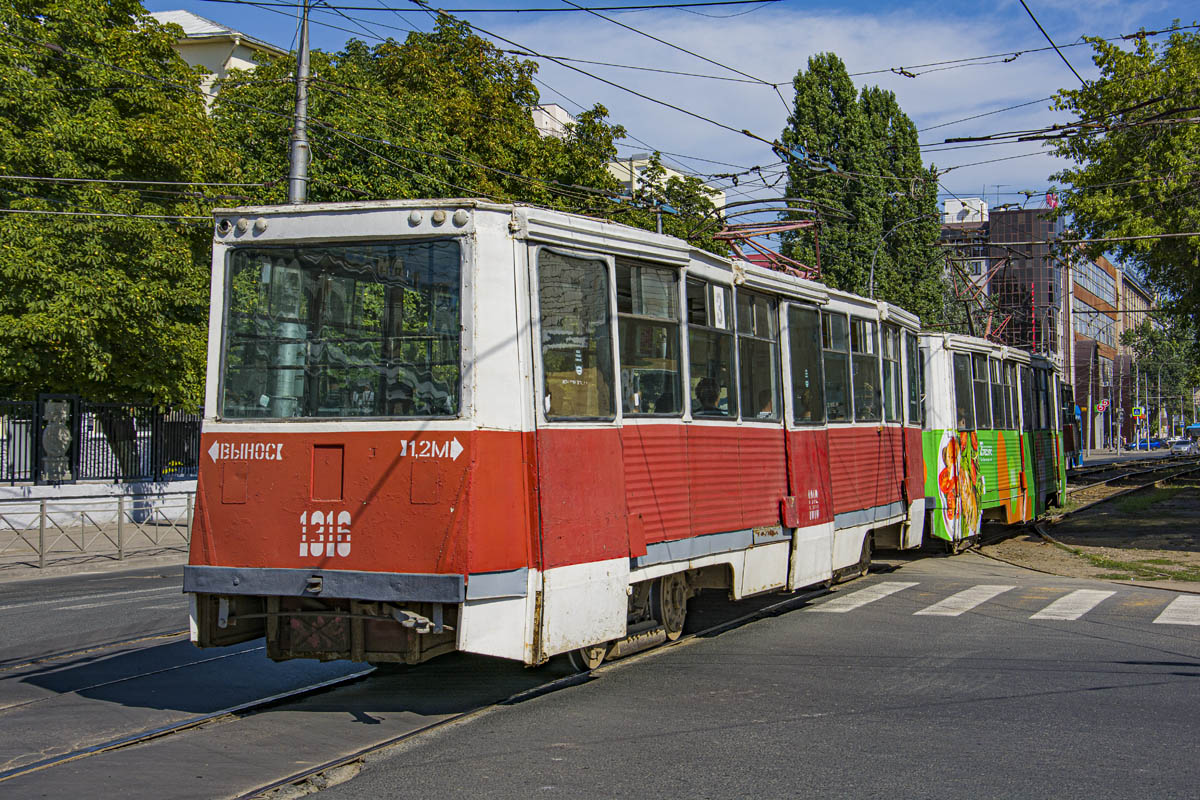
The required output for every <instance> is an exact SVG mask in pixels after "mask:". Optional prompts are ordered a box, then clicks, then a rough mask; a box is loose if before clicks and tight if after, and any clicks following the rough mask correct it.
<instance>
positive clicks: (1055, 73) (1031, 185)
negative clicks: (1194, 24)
mask: <svg viewBox="0 0 1200 800" xmlns="http://www.w3.org/2000/svg"><path fill="white" fill-rule="evenodd" d="M1062 5H1063V8H1061V9H1060V8H1057V7H1052V6H1051V3H1050V2H1046V0H1039V2H1038V3H1034V4H1032V7H1034V9H1035V13H1040V12H1039V10H1038V9H1039V7H1041V6H1044V7H1045V9H1046V11H1045V13H1044V14H1042V16H1045V17H1046V18H1047V19H1046V20H1043V24H1044V25H1046V26H1047V30H1049V31H1050V32H1051V35H1052V36H1058V35H1059V34H1060V33H1063V32H1064V31H1071V32H1072V33H1071V37H1070V39H1069V40H1068V41H1070V40H1075V39H1077V38H1078V36H1079V35H1080V33H1089V34H1100V35H1112V34H1115V33H1119V32H1122V31H1127V30H1133V29H1135V28H1136V27H1137V26H1138V25H1140V24H1146V25H1149V26H1151V27H1153V26H1155V25H1158V26H1163V25H1166V24H1169V22H1170V20H1169V19H1148V18H1147V17H1146V15H1147V14H1148V13H1151V12H1153V11H1155V10H1156V9H1157V8H1159V6H1160V4H1157V3H1152V4H1140V5H1136V4H1129V3H1118V2H1105V3H1099V4H1090V5H1089V6H1088V8H1086V9H1084V8H1083V7H1082V6H1081V5H1080V4H1078V3H1072V4H1069V7H1068V4H1066V3H1063V4H1062ZM1014 9H1015V10H1014ZM619 19H620V20H621V21H622V22H624V23H626V24H628V25H632V26H637V27H639V28H640V29H642V30H645V31H646V32H649V33H652V34H654V35H656V36H658V37H660V38H663V39H666V40H667V41H670V42H672V43H674V44H677V45H680V46H682V47H686V48H688V49H690V50H693V51H695V52H697V53H700V54H702V55H705V56H707V57H709V58H712V59H714V60H717V61H720V62H723V63H725V64H728V65H729V66H732V67H735V68H736V69H738V70H741V71H743V72H745V73H749V74H751V75H754V76H756V77H760V78H763V79H764V80H767V81H770V82H784V84H785V85H784V86H782V87H781V91H782V92H783V94H784V97H785V98H787V100H788V101H789V102H790V100H791V92H790V84H789V83H788V82H789V81H790V78H791V76H793V75H794V74H795V72H796V70H797V69H798V68H800V67H803V66H804V65H805V63H806V61H807V59H808V57H809V56H810V55H812V54H814V53H817V52H822V51H832V52H834V53H836V54H837V55H838V56H839V57H841V58H842V60H843V61H844V62H845V63H846V65H847V68H848V70H849V71H850V72H851V73H854V72H863V71H867V70H874V69H883V68H888V67H893V66H896V67H899V66H905V67H907V68H908V69H909V71H911V72H913V73H915V74H918V75H919V77H917V78H908V77H903V76H901V75H897V74H893V73H890V72H883V73H879V74H873V75H866V76H860V77H856V78H855V79H854V80H855V82H856V83H857V85H859V86H860V87H861V86H864V85H870V84H875V85H879V86H881V87H883V88H886V89H890V90H892V91H894V92H895V93H896V96H897V98H898V99H899V101H900V104H901V106H902V107H903V108H904V110H905V111H906V112H907V113H908V114H909V116H910V117H912V119H913V120H914V122H915V123H916V124H917V127H918V128H925V127H928V126H932V125H939V124H942V123H945V122H948V121H950V120H955V119H961V118H963V117H968V116H973V115H975V114H981V113H984V112H986V111H991V110H994V109H997V108H1001V107H1004V106H1009V105H1016V104H1018V103H1024V102H1027V101H1030V100H1034V99H1037V98H1043V97H1047V96H1049V95H1052V94H1053V93H1054V91H1055V90H1056V89H1057V88H1059V87H1060V86H1071V85H1074V84H1075V83H1076V79H1075V78H1074V76H1073V75H1072V74H1071V72H1070V71H1069V70H1068V69H1067V67H1066V66H1065V65H1064V64H1063V63H1062V62H1061V60H1060V59H1059V57H1058V55H1057V54H1056V53H1054V52H1053V51H1044V52H1037V53H1028V52H1027V53H1024V54H1022V55H1021V56H1019V57H1018V58H1016V59H1015V60H1013V61H1012V62H1011V63H1007V64H996V63H992V64H987V65H972V66H966V67H959V68H955V69H942V70H938V69H937V68H936V67H925V68H916V67H914V66H913V65H916V64H925V63H930V62H936V61H944V60H949V59H954V58H964V57H971V56H978V55H984V54H988V53H1005V52H1008V53H1011V52H1014V51H1016V50H1030V49H1033V48H1039V47H1044V46H1046V44H1045V40H1044V39H1043V38H1042V36H1041V34H1040V33H1039V32H1038V30H1037V28H1036V27H1034V25H1033V23H1032V22H1031V21H1030V20H1029V19H1028V17H1027V15H1025V12H1024V10H1023V9H1022V8H1021V7H1020V5H1019V3H1015V2H1012V3H1008V2H1005V3H1001V4H999V5H996V6H989V7H987V8H986V10H984V11H982V12H981V13H975V14H973V15H972V16H969V17H967V16H956V15H952V14H947V13H945V10H944V9H942V8H935V7H931V6H922V7H920V8H913V9H907V10H904V11H896V12H891V13H887V14H861V13H844V12H835V11H809V10H802V9H795V8H794V7H791V6H784V5H783V4H778V5H771V6H766V7H764V8H763V9H762V10H761V11H759V12H756V13H753V14H747V15H744V16H740V17H734V18H730V19H723V20H715V19H711V18H706V17H699V16H695V15H689V14H684V13H681V12H678V11H662V12H645V13H639V14H622V15H620V17H619ZM1049 20H1052V21H1053V25H1050V24H1048V21H1049ZM480 24H481V25H483V26H484V27H486V28H489V29H491V30H494V31H496V32H498V33H502V34H503V35H504V36H506V37H509V38H511V39H513V40H516V41H519V42H521V43H522V44H524V45H527V46H529V47H531V48H533V49H535V50H538V51H539V52H542V53H546V54H549V55H561V56H571V57H574V58H585V59H592V60H597V61H608V62H615V63H622V64H635V65H641V66H653V67H656V68H660V69H673V70H681V71H689V72H704V73H708V74H719V75H725V76H728V77H740V76H738V75H737V74H736V73H733V72H730V71H727V70H722V69H721V68H720V67H717V66H713V65H711V64H708V63H705V62H704V61H701V60H699V59H696V58H693V57H691V56H688V55H686V54H684V53H680V52H678V51H675V50H672V49H670V48H668V47H666V46H664V45H661V44H659V43H656V42H653V41H651V40H649V39H646V38H644V37H641V36H638V35H636V34H634V33H632V32H630V31H628V30H624V29H622V28H620V27H618V26H616V25H612V24H610V23H608V22H605V21H603V20H601V19H598V18H596V17H594V16H592V15H586V14H558V15H542V16H539V17H528V18H527V17H525V16H524V15H521V16H519V17H516V18H505V19H502V20H497V19H496V17H491V18H489V19H488V20H487V21H481V22H480ZM1064 35H1066V34H1064ZM1064 52H1067V53H1069V57H1070V58H1071V61H1072V64H1073V65H1074V66H1075V68H1076V69H1077V70H1079V71H1080V73H1082V74H1083V75H1084V76H1085V77H1091V76H1093V75H1094V74H1095V70H1094V67H1093V66H1092V65H1091V62H1090V48H1088V47H1074V48H1069V49H1068V50H1066V51H1064ZM575 66H578V67H580V68H582V69H585V70H587V71H589V72H593V73H595V74H597V75H601V76H603V77H605V78H608V79H609V80H612V81H614V82H616V83H619V84H620V85H622V86H626V87H628V88H630V89H633V90H636V91H638V92H642V93H643V94H646V95H650V96H652V97H656V98H660V99H662V100H665V101H668V102H670V103H673V104H675V105H678V106H680V107H683V108H686V109H688V110H690V111H694V112H696V113H698V114H701V115H703V116H707V117H710V118H712V119H715V120H718V121H720V122H723V123H725V124H727V125H729V126H731V127H734V128H738V129H741V128H746V129H749V130H751V131H753V132H754V133H757V134H759V135H761V136H763V137H764V138H767V139H771V138H774V137H776V136H778V135H779V132H780V130H781V129H782V128H783V125H784V123H785V120H786V116H787V111H786V109H785V107H784V104H783V103H781V102H780V100H779V98H778V96H777V95H776V94H775V92H774V91H773V90H772V89H771V88H769V87H766V86H762V85H755V84H747V83H733V82H725V81H713V80H703V79H696V78H685V77H679V76H671V75H662V74H660V73H647V72H635V71H632V70H623V69H614V68H608V67H601V66H593V65H583V64H576V65H575ZM927 70H929V71H927ZM539 77H540V78H541V79H543V80H544V82H545V83H546V84H547V85H549V86H552V87H554V88H555V89H557V90H559V91H561V92H562V93H563V94H564V95H566V96H568V97H570V98H571V99H572V100H574V101H576V102H579V103H582V104H584V105H591V104H592V103H595V102H600V103H603V104H604V105H605V106H606V107H607V108H608V109H609V111H610V113H611V116H612V119H613V120H614V121H616V122H619V123H621V124H624V125H625V126H626V127H627V128H628V129H629V131H630V132H631V134H632V135H634V136H637V137H638V138H640V139H643V140H644V141H646V142H647V143H649V144H650V145H652V146H653V147H655V148H658V149H660V150H664V151H669V152H676V153H686V154H691V155H696V156H701V157H704V158H710V159H716V160H720V161H727V162H731V163H736V164H741V165H745V166H750V165H753V164H762V165H766V164H769V163H771V162H773V161H775V160H776V159H775V157H774V156H773V155H772V154H771V152H770V149H769V148H768V147H767V146H766V145H764V144H762V143H759V142H755V141H754V140H752V139H750V138H748V137H745V136H742V135H739V134H737V133H733V132H730V131H726V130H722V129H721V128H719V127H717V126H715V125H711V124H708V123H705V122H701V121H698V120H695V119H693V118H691V117H688V116H686V115H684V114H680V113H679V112H677V111H673V110H671V109H667V108H664V107H662V106H659V105H655V104H653V103H650V102H647V101H645V100H642V99H639V98H637V97H634V96H633V95H631V94H629V93H627V92H623V91H621V90H619V89H616V88H613V87H611V86H606V85H604V84H602V83H600V82H598V81H595V80H593V79H591V78H588V77H586V76H584V75H581V74H579V73H577V72H573V71H571V70H569V69H564V68H563V67H561V66H558V65H555V64H553V63H550V62H546V61H542V68H541V71H540V73H539ZM543 96H544V98H545V99H546V100H547V101H554V102H559V103H561V104H563V105H565V106H568V107H570V104H569V103H568V102H566V101H564V100H562V99H561V98H560V97H558V96H556V95H555V94H554V93H553V92H552V91H550V90H548V89H546V88H544V87H543ZM1047 105H1048V104H1047V103H1039V104H1035V105H1031V106H1026V107H1024V108H1021V109H1017V110H1014V111H1010V112H1006V113H1003V114H995V115H991V116H986V117H983V118H981V119H978V120H974V121H970V122H964V123H960V124H956V125H953V126H946V127H941V128H938V129H936V130H932V131H928V132H925V133H923V134H921V141H922V143H932V142H941V141H942V140H944V139H945V138H947V137H954V136H968V135H979V134H984V133H991V132H996V131H1007V130H1023V129H1033V128H1039V127H1042V126H1044V125H1046V124H1049V123H1051V122H1054V121H1063V120H1064V119H1065V116H1064V115H1062V114H1058V113H1055V112H1052V111H1050V110H1048V108H1047ZM571 110H577V109H574V108H571ZM1040 149H1041V148H1040V146H1039V144H1038V143H1036V142H1032V143H1031V142H1026V143H1018V144H1008V145H996V146H988V147H976V148H963V149H958V150H946V151H942V152H930V153H928V154H927V155H926V163H936V164H937V165H938V166H939V167H949V166H952V165H956V164H967V163H970V162H976V161H985V160H990V159H998V158H1004V157H1006V156H1012V155H1018V154H1024V153H1032V152H1037V151H1039V150H1040ZM626 152H628V151H626ZM693 166H694V167H695V168H696V169H698V170H702V171H712V172H717V171H724V168H721V167H716V166H710V167H708V168H705V167H703V166H702V165H701V164H697V163H694V164H693ZM1061 167H1062V163H1061V162H1059V161H1057V160H1056V159H1053V158H1051V157H1050V156H1048V155H1036V156H1032V157H1024V158H1017V159H1012V160H1008V161H997V162H993V163H990V164H982V165H978V166H970V167H962V168H960V169H956V170H953V171H951V172H950V173H949V174H947V175H946V178H945V184H946V185H947V187H948V188H949V189H951V190H952V191H954V192H955V193H958V194H963V193H969V194H978V193H979V192H980V191H981V190H982V189H983V187H984V186H985V185H989V186H990V185H994V184H1004V185H1006V188H1004V189H1002V190H1001V191H1016V190H1019V189H1026V188H1028V189H1040V188H1044V187H1045V186H1047V185H1048V180H1047V176H1048V175H1049V174H1050V173H1052V172H1054V171H1055V170H1057V169H1060V168H1061ZM989 191H995V190H994V189H991V190H989ZM995 199H996V198H995V197H993V198H992V201H993V202H995ZM1013 199H1020V198H1013V197H1011V196H1010V197H1007V198H1005V197H1003V196H1001V197H1000V200H1001V201H1002V202H1003V201H1005V200H1013Z"/></svg>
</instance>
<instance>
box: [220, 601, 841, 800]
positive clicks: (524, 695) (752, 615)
mask: <svg viewBox="0 0 1200 800" xmlns="http://www.w3.org/2000/svg"><path fill="white" fill-rule="evenodd" d="M828 593H829V589H828V588H826V587H821V588H818V589H813V590H809V591H807V592H796V593H793V594H791V595H790V596H788V597H787V598H785V599H783V600H780V601H779V602H776V603H772V604H770V605H768V606H763V607H762V608H757V609H755V610H754V611H751V612H749V613H747V614H743V615H742V616H740V617H736V618H734V619H731V620H727V621H725V622H720V623H717V624H716V625H712V626H710V627H708V628H705V629H703V630H699V631H694V632H693V633H689V634H686V635H684V636H681V637H679V639H678V640H676V641H674V642H666V643H664V644H661V645H659V646H657V647H652V648H650V649H648V650H643V651H641V652H638V653H633V654H631V655H628V656H625V657H624V658H620V659H616V660H614V661H611V662H608V661H606V662H604V663H603V664H601V665H600V666H599V667H596V668H595V669H592V670H584V671H581V672H577V673H575V674H573V675H566V676H564V677H562V678H558V679H556V680H553V681H549V682H547V683H544V684H542V685H541V686H534V687H532V688H529V689H525V690H523V691H520V692H517V693H516V694H514V695H511V696H509V697H506V698H505V699H503V700H499V701H497V702H495V703H488V704H486V705H482V706H479V707H478V708H473V709H470V710H468V711H463V712H461V713H458V714H455V715H453V716H450V717H447V718H446V719H441V720H438V721H437V722H433V723H430V724H429V725H423V726H421V727H419V728H416V729H414V730H411V731H408V732H406V733H402V734H400V735H399V736H393V737H391V738H389V739H386V740H384V741H382V742H377V743H375V744H373V745H369V746H367V747H364V748H362V749H360V750H356V751H355V752H353V753H350V754H348V755H344V756H339V757H337V758H334V759H331V760H329V761H326V762H325V763H323V764H318V765H317V766H315V767H311V768H309V769H306V770H303V771H302V772H297V773H294V774H292V775H289V776H287V777H286V778H280V779H279V780H276V781H272V782H271V783H269V784H266V785H264V786H260V787H258V788H256V789H253V790H251V791H249V792H246V793H245V794H240V795H238V796H237V798H236V800H258V799H259V798H263V797H264V796H266V795H267V794H269V793H271V792H274V791H276V790H278V789H282V788H284V787H285V786H296V785H299V784H303V783H304V782H306V781H310V780H312V779H313V778H315V777H317V776H318V775H322V774H324V773H330V772H333V771H334V770H337V769H340V768H342V767H346V766H348V765H351V764H354V763H356V762H361V761H362V760H363V759H365V758H366V757H367V756H370V755H373V754H375V753H379V752H381V751H383V750H387V749H388V748H391V747H394V746H396V745H399V744H403V743H404V742H406V741H408V740H410V739H413V738H414V737H417V736H420V735H421V734H425V733H430V732H431V731H434V730H437V729H438V728H443V727H446V726H448V725H452V724H454V723H457V722H463V721H464V720H467V719H470V718H472V717H475V716H479V715H482V714H484V713H486V712H488V711H491V710H493V709H496V708H499V707H501V706H510V705H515V704H517V703H522V702H525V701H527V700H532V699H534V698H537V697H541V696H542V695H546V694H550V693H551V692H556V691H558V690H560V689H566V688H570V687H571V686H578V685H581V684H584V683H587V682H588V681H591V680H594V679H595V676H596V675H602V674H603V673H605V672H607V671H608V670H610V669H614V668H618V667H622V666H625V665H628V664H631V663H634V662H637V661H639V660H641V659H643V658H651V657H653V656H655V655H657V654H660V653H664V652H666V651H668V650H670V649H672V648H675V647H680V646H683V645H685V644H689V643H691V642H694V641H696V640H697V639H699V638H702V637H706V636H714V635H716V634H719V633H722V632H724V631H727V630H730V629H732V628H736V627H738V626H741V625H745V624H747V623H749V622H753V621H755V620H758V619H762V618H764V617H767V616H771V615H773V614H777V613H781V612H783V611H785V610H787V609H788V608H790V607H791V606H795V605H801V604H804V603H807V602H808V601H809V600H812V599H815V598H817V597H821V596H822V595H825V594H828Z"/></svg>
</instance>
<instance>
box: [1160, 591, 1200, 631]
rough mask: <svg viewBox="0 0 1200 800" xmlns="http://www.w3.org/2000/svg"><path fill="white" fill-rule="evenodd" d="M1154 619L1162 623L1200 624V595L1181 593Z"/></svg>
mask: <svg viewBox="0 0 1200 800" xmlns="http://www.w3.org/2000/svg"><path fill="white" fill-rule="evenodd" d="M1154 621H1155V622H1156V623H1158V624H1160V625H1200V595H1195V594H1181V595H1179V597H1176V598H1175V599H1174V600H1172V601H1171V603H1170V605H1168V606H1167V607H1166V608H1164V609H1163V610H1162V613H1161V614H1159V615H1158V617H1157V618H1156V619H1155V620H1154Z"/></svg>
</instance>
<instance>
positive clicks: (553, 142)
mask: <svg viewBox="0 0 1200 800" xmlns="http://www.w3.org/2000/svg"><path fill="white" fill-rule="evenodd" d="M310 60H311V65H312V73H313V78H312V82H311V84H310V94H309V114H310V121H309V136H310V141H311V145H312V150H313V160H312V163H311V165H310V168H309V176H310V184H309V193H308V198H309V200H310V201H313V202H325V201H340V200H356V199H359V200H361V199H385V198H421V197H430V198H438V197H485V198H492V199H495V200H501V201H506V202H522V203H531V204H536V205H542V206H547V207H551V208H558V209H561V210H565V211H573V212H578V213H585V214H592V215H596V216H604V217H609V218H612V219H615V220H618V221H621V222H625V223H627V224H631V225H636V226H639V227H643V228H647V229H651V230H653V229H654V228H655V225H656V222H657V221H656V216H655V212H654V210H653V209H654V208H655V207H656V206H655V203H658V202H662V203H667V204H668V205H671V206H673V207H674V208H675V209H677V210H678V212H679V213H678V214H676V215H670V219H669V220H667V221H665V222H664V227H665V228H666V231H667V232H668V233H672V234H676V235H682V234H685V233H687V232H688V231H690V230H692V229H694V228H696V227H697V225H696V224H695V223H696V222H697V221H698V219H699V217H700V216H702V215H703V214H705V213H706V212H707V211H708V210H710V209H711V201H709V200H708V197H707V194H706V193H705V191H704V190H703V188H702V187H701V186H700V185H699V181H698V180H695V179H692V178H677V179H672V180H669V181H668V180H663V181H661V182H658V183H655V184H654V185H653V186H652V187H648V188H645V189H644V190H643V191H642V192H640V193H639V194H638V196H637V197H630V198H625V199H623V200H618V199H617V195H618V194H619V192H620V184H619V183H618V181H617V179H616V178H614V177H613V176H612V175H611V174H610V173H609V171H608V169H607V166H606V165H607V164H608V163H609V162H611V161H613V160H614V159H615V158H616V146H615V145H614V141H615V140H616V139H618V138H620V137H622V136H623V135H624V129H623V128H621V127H620V126H619V125H615V124H613V123H611V122H609V121H608V112H607V110H606V109H605V108H604V107H603V106H600V105H597V106H595V107H593V108H592V109H590V110H588V111H585V112H583V113H582V114H580V115H579V116H578V117H577V118H576V120H575V122H574V123H573V124H570V125H569V126H568V127H567V131H566V134H565V135H564V136H561V137H558V136H542V135H540V134H539V133H538V131H537V129H536V127H535V126H534V123H533V119H532V117H531V115H530V109H531V108H533V107H534V106H536V105H538V103H539V96H538V92H537V88H536V86H535V85H534V83H533V75H534V73H535V71H536V69H537V65H536V64H535V63H534V62H532V61H528V60H521V59H518V58H514V57H511V56H508V55H506V54H504V53H503V52H502V51H500V50H498V49H497V48H496V47H494V46H493V45H492V44H491V43H489V42H488V41H486V40H484V39H482V38H480V37H478V36H476V35H474V34H473V33H472V32H471V30H470V27H469V26H468V25H466V24H465V23H460V22H457V21H454V20H452V19H449V18H448V17H445V16H443V17H441V18H440V19H439V21H438V24H437V27H436V28H435V29H434V30H433V31H431V32H428V33H412V34H410V35H409V36H408V37H407V39H406V40H405V41H404V42H403V43H400V42H396V41H393V40H388V41H386V42H382V43H380V44H377V45H375V46H368V45H366V44H364V43H363V42H360V41H357V40H351V41H350V42H348V43H347V44H346V46H345V47H344V48H343V49H342V50H341V51H339V52H337V53H328V52H323V51H320V50H314V51H312V53H311V56H310ZM294 63H295V59H294V57H293V56H287V57H281V58H276V59H271V60H268V61H265V62H264V63H262V64H260V65H259V66H258V67H257V68H256V69H255V70H254V71H253V72H252V73H239V74H235V75H232V76H231V77H230V78H229V79H227V80H226V81H224V83H223V84H222V86H221V91H220V94H219V95H218V97H217V101H216V103H215V105H214V109H213V113H214V118H215V120H216V126H217V131H218V135H219V137H220V140H221V141H222V142H223V143H224V144H225V145H226V146H227V147H228V148H229V149H230V150H232V151H234V152H236V153H237V155H238V159H239V163H240V165H241V169H242V171H243V174H244V175H245V176H246V177H247V178H249V179H252V180H254V181H258V182H263V183H268V184H270V185H269V186H268V187H267V188H265V189H264V190H262V191H261V192H260V197H259V200H260V201H261V202H271V203H275V202H283V201H284V200H285V199H286V196H287V186H286V182H285V180H284V178H285V176H286V175H287V171H288V137H289V131H290V129H291V112H292V105H293V99H294V89H293V88H292V86H291V84H290V82H289V78H290V76H291V74H292V72H293V69H294ZM706 203H707V205H706ZM696 241H697V242H698V243H700V244H712V241H711V239H706V238H704V236H703V235H698V237H697V239H696Z"/></svg>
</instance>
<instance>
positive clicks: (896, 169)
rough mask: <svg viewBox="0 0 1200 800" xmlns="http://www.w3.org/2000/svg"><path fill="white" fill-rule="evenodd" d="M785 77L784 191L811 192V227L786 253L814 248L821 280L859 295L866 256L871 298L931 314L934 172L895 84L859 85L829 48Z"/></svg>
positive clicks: (935, 270) (939, 261)
mask: <svg viewBox="0 0 1200 800" xmlns="http://www.w3.org/2000/svg"><path fill="white" fill-rule="evenodd" d="M792 84H793V87H794V88H795V92H796V98H795V105H794V109H793V112H792V115H791V116H790V117H789V119H788V124H787V127H786V128H784V130H783V133H782V136H781V141H782V143H783V144H784V146H785V149H786V150H788V151H789V152H788V156H789V166H788V189H787V193H788V195H789V196H792V197H800V198H804V199H805V200H808V201H809V204H810V207H811V208H812V209H813V210H815V212H816V214H817V217H818V219H819V226H818V228H817V236H816V237H814V235H813V233H812V232H811V231H798V232H795V233H793V234H790V235H789V236H788V237H786V238H785V241H784V252H785V253H786V254H788V255H790V256H792V257H793V258H797V259H799V260H800V261H803V262H806V263H809V264H814V265H815V264H816V262H817V258H818V255H817V249H818V247H819V249H820V265H821V273H822V276H823V280H825V281H826V282H827V283H829V284H831V285H833V286H835V287H837V288H840V289H846V290H848V291H853V292H858V293H861V294H867V293H868V291H869V290H870V283H871V265H872V261H874V291H875V296H876V297H877V298H879V299H883V300H888V301H889V302H893V303H896V304H897V305H900V306H903V307H905V308H907V309H909V310H911V311H914V312H916V313H918V314H921V315H922V316H924V317H926V318H930V317H935V318H936V317H938V316H939V314H940V312H941V310H942V308H943V306H944V301H945V295H946V289H947V282H946V278H945V277H944V272H943V267H944V263H945V262H944V259H943V258H942V254H941V251H940V248H938V247H937V240H938V233H939V230H940V227H939V213H938V207H937V180H936V176H935V173H934V172H933V171H932V170H930V169H927V168H925V167H924V165H923V164H922V163H921V155H920V149H919V147H918V146H917V132H916V127H915V126H914V125H913V123H912V120H910V119H909V118H908V116H907V115H905V113H904V112H903V110H901V108H900V106H899V104H898V103H897V102H896V97H895V95H894V94H893V93H891V92H889V91H885V90H882V89H879V88H878V87H867V88H864V89H863V90H862V91H861V92H859V91H857V90H856V89H855V87H854V83H853V81H851V79H850V76H849V75H848V74H847V72H846V67H845V65H844V64H843V63H842V61H841V59H839V58H838V57H837V56H836V55H834V54H832V53H821V54H818V55H815V56H813V57H812V58H810V59H809V61H808V68H807V70H804V69H802V70H800V71H799V72H798V73H797V74H796V77H795V79H794V80H793V81H792ZM800 205H801V206H804V205H805V204H804V203H803V202H801V203H800Z"/></svg>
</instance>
